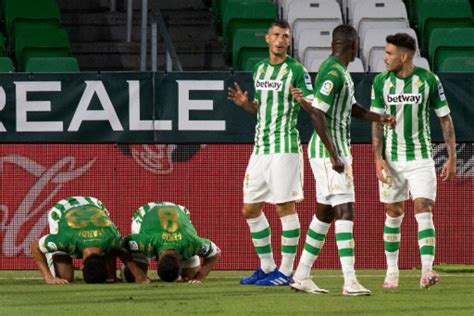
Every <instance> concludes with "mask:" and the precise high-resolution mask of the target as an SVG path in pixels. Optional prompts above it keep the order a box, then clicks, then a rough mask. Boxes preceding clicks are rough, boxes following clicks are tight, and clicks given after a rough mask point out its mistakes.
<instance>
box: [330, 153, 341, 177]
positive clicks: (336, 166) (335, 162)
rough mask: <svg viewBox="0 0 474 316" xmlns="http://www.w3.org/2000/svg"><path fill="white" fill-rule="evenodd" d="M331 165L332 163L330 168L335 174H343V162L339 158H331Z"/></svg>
mask: <svg viewBox="0 0 474 316" xmlns="http://www.w3.org/2000/svg"><path fill="white" fill-rule="evenodd" d="M330 159H331V163H332V168H333V169H334V171H336V172H337V173H343V172H344V161H342V159H341V158H339V156H331V157H330Z"/></svg>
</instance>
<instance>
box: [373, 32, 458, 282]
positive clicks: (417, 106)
mask: <svg viewBox="0 0 474 316" xmlns="http://www.w3.org/2000/svg"><path fill="white" fill-rule="evenodd" d="M386 40H387V44H386V46H385V58H384V60H385V65H386V68H387V71H386V72H383V73H381V74H379V75H377V76H376V77H375V79H374V82H373V86H372V106H371V110H372V111H374V112H377V113H388V114H392V115H394V116H396V119H397V127H396V128H395V129H392V130H388V129H384V128H383V127H382V126H381V125H380V124H378V123H374V124H373V125H372V144H373V152H374V158H375V167H376V172H377V178H378V179H379V195H380V201H381V202H383V203H385V206H386V212H387V213H386V219H385V226H384V246H385V256H386V259H387V274H386V277H385V281H384V283H383V287H384V288H396V287H398V279H399V271H398V253H399V249H400V237H401V236H400V226H401V224H402V220H403V216H404V210H403V209H404V207H403V202H404V201H405V200H408V199H409V197H410V195H411V197H412V199H413V201H414V204H415V218H416V222H417V223H418V246H419V248H420V254H421V264H422V271H421V275H422V276H421V279H420V286H421V287H422V288H428V287H430V286H432V285H434V284H436V283H438V282H439V281H440V277H439V275H438V274H437V273H436V272H434V271H433V261H434V255H435V228H434V225H433V213H432V210H433V206H434V201H435V198H436V173H435V163H434V160H433V155H432V148H431V137H430V121H429V115H430V110H431V109H433V110H434V112H435V113H436V115H437V116H438V117H439V120H440V122H441V129H442V130H443V138H444V142H445V143H446V148H447V151H448V160H447V161H446V163H445V164H444V166H443V170H442V172H441V176H442V178H443V181H447V180H451V179H452V178H454V177H455V175H456V138H455V135H454V127H453V122H452V119H451V116H450V115H449V113H450V111H449V107H448V103H447V101H446V96H445V95H444V91H443V86H442V84H441V82H440V81H439V79H438V77H437V76H436V75H435V74H433V73H432V72H430V71H428V70H425V69H422V68H419V67H416V66H415V65H413V55H414V53H415V51H416V42H415V39H414V38H412V37H411V36H410V35H408V34H406V33H397V34H395V35H390V36H388V37H387V39H386Z"/></svg>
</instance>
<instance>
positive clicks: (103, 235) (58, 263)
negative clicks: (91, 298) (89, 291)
mask: <svg viewBox="0 0 474 316" xmlns="http://www.w3.org/2000/svg"><path fill="white" fill-rule="evenodd" d="M48 223H49V234H48V235H45V236H43V237H41V238H40V239H39V241H38V240H35V241H33V243H32V244H31V253H32V255H33V258H34V259H35V261H36V264H37V266H38V269H39V270H40V272H41V274H42V275H43V278H44V280H45V281H46V283H48V284H66V283H69V282H72V281H73V280H74V267H73V264H72V258H71V256H75V257H77V258H82V260H83V265H84V268H83V270H82V273H83V276H84V281H85V282H86V283H104V282H114V281H115V279H116V275H115V274H116V270H115V268H116V267H115V261H116V256H117V255H119V256H120V259H121V260H122V262H124V263H125V264H126V265H127V267H128V268H129V269H130V271H131V273H133V275H134V276H135V279H136V280H137V282H139V283H148V282H149V280H148V279H147V278H146V275H145V274H144V273H143V271H142V270H140V269H139V268H138V267H137V265H136V264H135V262H134V261H133V259H132V258H131V256H130V255H129V254H128V253H127V252H126V251H124V250H121V249H120V245H121V236H120V233H119V231H118V230H117V228H116V227H115V225H114V224H113V223H112V221H111V220H110V218H109V212H108V211H107V209H106V208H105V207H104V205H103V204H102V202H101V201H99V200H98V199H96V198H94V197H69V198H66V199H64V200H61V201H59V202H58V203H56V204H55V205H54V206H53V207H52V208H51V210H50V211H49V213H48Z"/></svg>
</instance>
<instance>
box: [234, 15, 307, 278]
mask: <svg viewBox="0 0 474 316" xmlns="http://www.w3.org/2000/svg"><path fill="white" fill-rule="evenodd" d="M265 41H266V42H267V44H268V49H269V58H266V59H263V60H262V61H260V62H258V63H257V64H256V65H255V67H254V71H253V80H254V87H255V99H254V100H253V101H250V100H249V98H248V93H247V91H242V90H241V88H240V86H239V84H238V83H235V84H234V87H229V94H228V99H229V100H231V101H233V102H234V103H235V104H236V105H237V106H239V107H241V108H243V109H244V110H246V111H248V112H250V113H253V114H257V125H256V127H255V145H254V149H253V153H252V155H251V157H250V160H249V163H248V165H247V170H246V171H245V178H244V181H243V200H244V201H243V202H244V205H243V208H242V213H243V215H244V217H245V219H246V220H247V224H248V226H249V229H250V233H251V235H252V241H253V244H254V247H255V250H256V252H257V255H258V257H259V259H260V267H259V268H257V270H256V271H255V272H254V273H253V274H252V275H251V276H249V277H244V278H242V279H241V280H240V283H241V284H256V285H288V284H289V282H290V281H291V275H292V272H293V263H294V260H295V256H296V249H297V246H298V241H299V237H300V221H299V218H298V214H297V212H296V202H298V201H301V200H303V162H302V151H301V146H300V137H299V133H298V130H297V129H296V122H297V118H298V113H299V110H300V105H299V104H298V103H296V102H295V101H294V100H293V98H292V96H291V89H290V87H291V86H294V87H298V88H300V89H301V91H302V92H303V93H304V95H305V96H306V97H307V98H312V96H313V91H312V90H313V86H312V84H311V78H310V76H309V74H308V72H307V70H306V69H305V68H304V67H303V65H301V64H300V63H298V62H297V61H296V60H295V59H293V58H291V57H290V56H288V47H289V46H290V42H291V35H290V27H289V25H288V23H287V22H286V21H281V20H280V21H275V22H273V23H272V24H271V25H270V27H269V29H268V31H267V34H266V35H265ZM263 203H270V204H274V205H275V207H276V212H277V214H278V216H279V217H280V220H281V225H282V237H281V254H282V260H281V264H280V267H279V268H277V266H276V264H275V260H274V258H273V252H272V246H271V236H270V225H269V223H268V220H267V218H266V217H265V214H264V213H263V212H262V207H263Z"/></svg>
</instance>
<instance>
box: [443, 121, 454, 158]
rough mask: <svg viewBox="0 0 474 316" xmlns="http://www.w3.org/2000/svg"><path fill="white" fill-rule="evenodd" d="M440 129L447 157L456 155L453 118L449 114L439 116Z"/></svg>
mask: <svg viewBox="0 0 474 316" xmlns="http://www.w3.org/2000/svg"><path fill="white" fill-rule="evenodd" d="M439 119H440V122H441V130H442V131H443V139H444V143H445V144H446V149H447V150H448V156H449V157H456V135H455V132H454V125H453V120H452V119H451V115H449V114H448V115H446V116H443V117H440V118H439Z"/></svg>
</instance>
